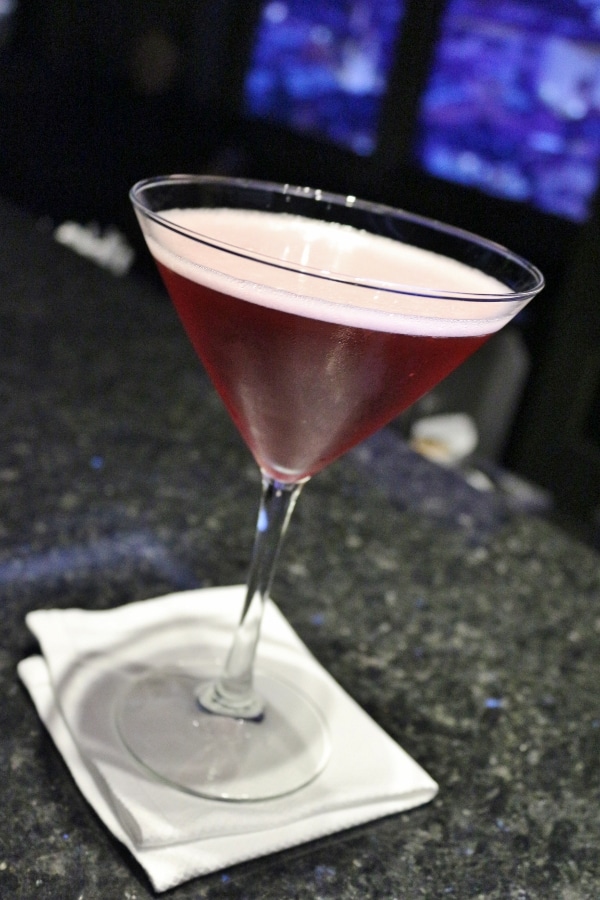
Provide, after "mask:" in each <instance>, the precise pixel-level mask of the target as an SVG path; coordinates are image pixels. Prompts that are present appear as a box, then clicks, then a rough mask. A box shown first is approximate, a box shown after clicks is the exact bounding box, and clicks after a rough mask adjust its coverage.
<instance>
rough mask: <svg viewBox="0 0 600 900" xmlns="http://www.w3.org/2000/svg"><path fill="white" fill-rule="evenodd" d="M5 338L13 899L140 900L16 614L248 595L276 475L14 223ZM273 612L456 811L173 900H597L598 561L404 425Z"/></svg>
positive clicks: (102, 290)
mask: <svg viewBox="0 0 600 900" xmlns="http://www.w3.org/2000/svg"><path fill="white" fill-rule="evenodd" d="M0 342H1V353H0V372H1V378H0V391H1V392H2V404H1V407H0V417H1V440H0V592H1V598H2V599H1V604H2V605H1V609H2V620H1V621H2V639H1V644H0V690H1V693H2V698H3V702H2V705H1V707H0V766H1V769H0V771H1V776H2V778H1V786H0V896H2V897H7V898H8V897H15V898H16V897H23V898H34V897H35V898H36V900H51V898H52V900H54V898H56V900H59V898H60V900H65V898H73V900H75V898H82V900H107V898H110V900H117V898H119V900H121V898H122V900H141V898H145V897H152V896H155V895H154V893H153V891H152V889H151V887H150V884H149V882H148V880H147V878H146V876H145V874H144V872H143V871H142V870H141V869H139V868H138V866H137V864H136V863H135V862H134V861H133V859H132V858H131V857H130V856H129V854H128V853H127V851H126V850H125V849H124V848H123V847H122V846H121V845H120V844H119V843H118V842H117V841H116V840H115V839H114V838H113V837H112V836H111V834H110V833H109V832H108V831H107V830H106V829H105V828H104V826H103V825H102V824H101V822H100V821H99V819H98V818H97V817H96V815H95V814H94V812H93V811H92V809H91V808H90V807H89V806H88V805H87V803H86V802H85V800H84V799H83V797H82V796H81V795H80V793H79V792H78V790H77V788H76V786H75V784H74V782H73V780H72V778H71V776H70V774H69V772H68V770H67V768H66V766H65V764H64V763H63V761H62V758H61V756H60V755H59V753H58V752H57V751H56V749H55V747H54V745H53V743H52V740H51V738H50V737H49V735H48V734H47V732H46V731H45V728H44V727H43V725H42V724H41V723H40V721H39V719H38V717H37V715H36V713H35V710H34V707H33V704H32V702H31V700H30V698H29V696H28V694H27V692H26V691H25V690H24V688H23V687H22V685H21V684H20V682H19V680H18V677H17V674H16V665H17V663H18V661H19V660H20V659H23V658H24V657H25V656H27V655H29V654H30V653H32V652H35V651H36V645H35V641H34V639H33V638H32V636H31V635H30V633H29V631H28V630H27V628H26V626H25V621H24V618H25V615H26V613H27V612H28V611H30V610H33V609H39V608H52V607H56V608H68V607H83V608H87V609H107V608H110V607H114V606H118V605H120V604H124V603H128V602H130V601H133V600H141V599H145V598H150V597H154V596H159V595H161V594H165V593H168V592H171V591H174V590H183V589H187V588H190V587H194V586H209V585H224V584H236V583H240V582H242V581H243V580H244V577H245V572H246V567H247V561H248V556H249V552H250V546H251V542H252V535H253V530H254V517H255V513H256V509H257V504H258V496H259V477H258V473H257V471H256V467H255V464H254V463H253V461H252V460H251V458H250V456H249V454H248V451H247V450H246V449H245V447H244V446H243V444H242V442H241V439H240V438H239V437H238V436H237V433H236V432H235V430H234V427H233V425H232V424H231V423H230V421H229V419H228V417H227V415H226V413H225V412H224V411H223V409H222V407H221V405H220V402H219V400H218V399H217V398H216V396H215V394H214V392H213V390H212V389H211V387H210V385H209V384H208V382H207V379H206V377H205V375H204V374H203V372H202V369H201V367H200V365H199V364H198V362H197V360H196V358H195V356H194V354H193V352H192V350H191V349H190V347H189V346H188V344H187V340H186V338H185V336H184V334H183V332H182V330H181V327H180V325H179V323H178V321H177V320H176V316H175V314H174V312H173V311H172V309H171V307H170V305H169V303H168V302H167V301H166V300H165V297H164V295H163V293H162V291H161V290H160V289H159V287H158V286H156V287H155V286H153V285H152V284H151V283H150V282H146V281H144V280H141V279H140V280H138V279H136V278H133V277H128V278H116V277H114V276H112V275H110V274H109V273H107V272H105V271H103V270H101V269H100V268H98V267H97V266H95V265H94V264H92V263H90V262H88V261H86V260H84V259H82V258H80V257H78V256H77V255H75V254H74V253H73V252H71V251H70V250H68V249H66V248H64V247H61V246H59V245H58V244H57V243H56V242H55V241H54V240H53V239H52V236H51V233H50V231H49V229H48V226H47V225H45V224H44V223H38V222H36V221H33V220H32V219H30V218H29V217H28V216H27V215H25V214H23V213H22V212H21V211H19V210H16V209H14V208H13V207H11V206H10V205H8V204H4V203H0ZM273 597H274V599H275V601H276V602H277V603H278V605H279V606H280V608H281V610H282V611H283V612H284V614H285V615H286V616H287V618H288V620H289V621H290V622H291V624H292V625H293V626H294V628H295V629H296V631H297V632H298V633H299V635H300V637H301V638H302V639H303V640H304V642H305V643H306V644H307V645H308V647H309V648H310V650H311V651H312V652H313V653H314V654H315V656H316V657H317V658H318V660H319V661H320V662H321V663H322V664H323V665H324V666H325V667H326V668H327V669H328V670H329V671H330V672H331V674H332V675H333V676H334V677H335V678H336V679H337V681H338V682H339V683H340V684H341V685H342V686H343V687H344V688H345V690H346V691H347V692H348V693H349V694H350V695H351V696H352V697H353V698H354V699H355V700H356V701H357V702H358V703H359V704H360V705H361V706H362V707H363V708H364V709H365V710H366V711H367V712H368V713H369V714H370V715H371V716H372V717H373V719H375V721H376V722H378V723H379V724H380V725H381V726H382V727H383V728H384V729H385V730H386V731H387V732H388V733H389V734H390V735H391V736H392V737H393V738H394V739H395V740H396V741H397V742H398V743H399V744H401V746H403V747H404V749H405V750H406V751H407V752H408V753H409V754H410V755H411V756H412V757H413V758H414V759H416V760H417V762H419V763H420V764H421V765H422V766H423V767H424V768H425V769H426V770H427V771H428V772H429V773H430V774H431V775H432V777H433V778H434V779H435V780H436V781H437V782H438V783H439V785H440V791H439V794H438V796H437V798H436V799H435V800H434V801H432V802H431V803H430V804H428V805H426V806H423V807H421V808H418V809H415V810H413V811H410V812H407V813H405V814H402V815H397V816H392V817H389V818H386V819H381V820H379V821H376V822H374V823H372V824H370V825H368V826H361V827H360V828H355V829H352V830H349V831H345V832H342V833H339V834H336V835H334V836H332V837H329V838H326V839H323V840H319V841H315V842H313V843H310V844H304V845H302V846H299V847H297V848H295V849H293V850H288V851H285V852H281V853H279V854H276V855H273V856H269V857H266V858H263V859H258V860H255V861H253V862H249V863H245V864H243V865H239V866H236V867H232V868H229V869H227V870H225V871H222V872H217V873H215V874H213V875H210V876H205V877H203V878H201V879H196V880H195V881H191V882H188V883H186V884H182V885H181V886H180V887H179V888H176V889H175V890H173V891H171V892H169V893H168V894H166V895H165V896H168V897H173V898H174V900H175V898H177V900H183V898H188V900H191V898H194V900H198V898H208V897H210V898H211V900H225V898H227V900H234V898H235V900H242V898H248V900H253V898H261V900H288V898H289V900H292V898H293V900H304V898H306V900H308V898H311V900H312V898H321V900H329V898H331V900H353V898H361V900H370V898H386V900H392V898H397V900H407V898H410V900H412V898H421V897H425V898H442V897H451V898H460V900H467V898H486V900H495V898H498V900H499V898H503V900H507V898H511V900H538V898H539V900H554V898H556V900H559V898H560V900H566V898H570V900H597V898H598V897H600V852H599V847H600V557H599V556H598V554H597V553H596V552H595V551H593V550H592V549H590V548H588V547H586V546H584V545H583V544H579V543H577V542H576V541H574V540H573V539H571V538H569V537H568V536H567V535H566V534H564V533H563V532H561V531H560V530H559V529H558V528H557V527H556V526H555V525H553V524H550V523H549V522H547V521H544V520H543V519H542V518H537V517H535V516H532V515H527V514H524V513H522V512H519V511H517V510H515V509H514V507H513V506H512V505H511V504H509V503H507V502H506V501H505V500H504V499H503V498H502V497H501V496H500V495H498V494H496V493H493V492H487V493H486V492H481V491H477V490H475V489H474V488H472V487H470V486H469V485H468V484H466V483H465V481H464V480H463V479H462V478H461V477H460V476H459V475H457V474H455V473H454V472H451V471H446V470H444V469H441V468H439V467H436V466H434V465H433V464H431V463H429V462H427V461H425V460H424V459H422V458H420V457H418V456H416V455H414V454H413V453H411V452H410V451H409V450H408V449H407V448H406V447H405V446H404V445H403V444H402V442H401V441H400V440H399V438H398V437H397V434H396V433H395V432H393V431H392V430H389V429H387V430H384V431H383V432H381V433H380V434H379V435H377V436H376V437H375V438H373V439H371V440H370V441H368V442H367V443H366V444H364V445H362V446H361V447H359V448H356V450H354V451H353V452H352V453H350V454H349V455H348V456H347V457H346V458H344V459H342V460H340V461H338V462H336V463H335V464H333V465H332V466H331V467H330V468H329V469H328V470H326V471H324V472H323V473H321V474H319V475H318V476H316V477H315V478H314V479H313V481H312V482H311V483H310V484H309V485H307V487H306V488H305V489H304V493H303V495H302V497H301V499H300V502H299V504H298V508H297V510H296V513H295V518H294V520H293V522H292V525H291V527H290V531H289V534H288V537H287V540H286V544H285V547H284V551H283V554H282V559H281V563H280V567H279V571H278V575H277V578H276V581H275V586H274V589H273ZM373 764H374V765H375V766H376V765H377V761H376V760H374V761H373Z"/></svg>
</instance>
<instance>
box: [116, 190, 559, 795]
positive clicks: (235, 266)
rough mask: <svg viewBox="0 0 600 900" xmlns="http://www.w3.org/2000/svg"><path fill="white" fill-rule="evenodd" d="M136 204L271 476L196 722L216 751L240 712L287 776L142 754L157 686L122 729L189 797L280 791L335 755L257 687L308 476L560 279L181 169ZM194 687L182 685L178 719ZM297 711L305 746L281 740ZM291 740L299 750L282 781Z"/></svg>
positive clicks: (138, 195) (364, 209)
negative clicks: (200, 766)
mask: <svg viewBox="0 0 600 900" xmlns="http://www.w3.org/2000/svg"><path fill="white" fill-rule="evenodd" d="M132 200H133V203H134V207H135V209H136V212H137V214H138V218H139V221H140V224H141V227H142V229H143V231H144V235H145V237H146V241H147V243H148V247H149V249H150V251H151V252H152V254H153V256H154V258H155V260H156V262H157V265H158V267H159V270H160V272H161V275H162V277H163V280H164V282H165V284H166V286H167V289H168V291H169V294H170V295H171V298H172V300H173V303H174V305H175V307H176V308H177V311H178V313H179V315H180V317H181V320H182V322H183V325H184V327H185V329H186V331H187V334H188V336H189V338H190V340H191V342H192V344H193V346H194V347H195V349H196V351H197V353H198V355H199V357H200V358H201V360H202V362H203V363H204V366H205V367H206V369H207V371H208V373H209V375H210V377H211V379H212V381H213V383H214V385H215V387H216V389H217V390H218V392H219V394H220V396H221V397H222V399H223V401H224V403H225V405H226V407H227V409H228V410H229V412H230V414H231V416H232V418H233V420H234V422H235V423H236V425H237V427H238V428H239V430H240V432H241V434H242V436H243V437H244V439H245V441H246V443H247V444H248V446H249V448H250V450H251V451H252V453H253V455H254V457H255V459H256V461H257V463H258V465H259V467H260V469H261V471H262V474H263V497H262V501H261V510H260V514H259V521H258V527H257V537H256V542H255V548H254V554H253V560H252V565H251V570H250V575H249V580H248V592H247V597H246V603H245V606H244V610H243V612H242V617H241V622H240V625H239V627H238V630H237V632H236V635H235V637H234V641H233V645H232V648H231V651H230V653H229V657H228V660H227V663H226V665H225V670H224V673H223V675H222V676H221V678H220V679H218V680H217V681H216V682H214V681H211V682H209V683H208V684H202V685H199V686H198V685H197V684H196V681H197V679H195V678H191V677H190V678H189V685H187V687H185V690H188V689H189V693H190V694H194V693H195V695H196V697H197V701H198V708H197V711H196V713H195V714H196V716H198V715H200V716H201V717H202V716H205V717H207V719H206V721H208V720H209V719H210V727H207V731H208V732H209V733H210V735H211V737H210V739H207V744H210V743H211V742H213V743H214V741H215V740H216V739H215V722H216V723H217V728H218V722H219V720H221V721H223V720H231V718H235V719H237V720H239V721H240V723H243V724H244V725H245V726H246V727H247V729H248V734H247V736H246V737H245V738H244V741H245V745H244V748H243V749H242V752H241V754H240V757H243V756H247V755H248V754H247V752H246V751H247V748H248V746H249V744H248V741H250V742H253V741H257V742H259V744H260V747H261V752H260V753H259V754H258V756H259V757H260V766H261V767H262V768H263V769H264V768H265V767H269V766H272V767H273V778H272V780H271V781H268V782H267V783H265V780H264V779H263V780H262V782H261V784H260V787H257V789H256V791H253V789H252V780H253V773H252V772H250V773H244V771H243V770H244V765H245V762H244V760H243V759H242V758H240V759H239V760H236V762H235V765H234V767H233V768H234V769H235V771H233V772H231V771H229V772H228V773H227V774H224V775H223V777H222V778H221V775H220V774H219V775H217V776H216V775H215V771H216V769H215V766H217V763H216V761H214V762H213V764H211V766H208V768H207V770H206V771H208V770H209V769H210V773H211V774H210V777H207V776H206V772H204V771H202V772H199V773H198V774H197V776H196V775H195V774H193V773H192V774H191V775H190V773H189V772H187V773H186V776H185V780H183V779H182V778H181V774H180V772H179V771H178V772H174V771H173V770H172V769H171V768H170V765H169V757H170V756H172V755H173V752H172V747H171V749H169V740H172V739H173V735H172V734H171V735H165V739H164V747H160V748H158V749H157V751H156V753H155V754H153V756H152V759H151V760H148V759H143V757H144V753H145V750H144V751H142V750H140V749H139V746H138V743H139V742H138V739H137V732H139V729H140V728H141V727H142V726H143V721H144V718H145V717H148V716H153V717H154V716H157V715H158V716H160V715H161V713H160V711H158V712H156V711H155V710H153V709H152V708H151V706H152V703H151V698H150V697H149V692H148V690H146V689H145V688H144V686H143V685H142V686H141V688H140V690H139V691H137V692H136V690H133V691H132V692H131V695H130V696H128V698H127V700H126V702H125V704H124V705H123V706H122V710H121V715H120V724H119V727H120V731H121V734H122V735H123V737H124V740H125V742H126V743H127V744H128V746H130V748H131V749H132V751H133V752H134V753H135V755H136V756H138V758H142V759H143V761H144V762H146V764H147V765H148V766H149V767H150V768H152V769H153V770H154V771H156V772H158V774H160V775H161V777H163V778H166V779H167V780H169V781H171V782H173V783H179V784H180V785H181V786H182V787H183V789H185V790H188V791H190V790H191V791H194V792H197V793H200V794H203V795H205V796H212V797H220V796H221V797H227V798H228V799H232V798H237V799H242V798H243V799H248V798H256V799H258V798H264V797H266V796H277V795H280V794H283V793H287V792H289V791H291V790H295V789H297V788H298V787H300V786H301V785H302V784H305V783H307V782H308V781H310V780H311V779H312V778H313V777H314V776H315V774H316V773H317V772H318V771H319V770H320V768H322V766H323V765H324V764H325V761H326V757H327V740H326V738H325V737H324V736H323V732H324V729H323V723H322V721H321V717H320V714H319V711H318V710H316V709H314V708H313V706H312V703H311V700H310V698H309V697H305V696H304V695H303V694H302V693H300V692H298V691H297V690H296V689H295V688H294V687H293V686H291V685H287V686H286V685H284V686H282V684H281V683H280V684H278V685H277V687H276V689H275V690H274V694H273V697H271V696H269V695H268V694H269V689H268V688H267V697H266V700H265V699H263V697H261V696H259V695H258V694H257V692H256V691H255V690H254V688H253V683H252V674H253V659H254V653H255V649H256V643H257V641H258V636H259V627H260V619H261V614H262V608H263V605H264V601H265V599H266V597H267V596H268V593H269V588H270V584H271V581H272V577H273V571H274V566H275V562H276V558H277V553H278V548H279V545H280V541H281V538H282V536H283V534H284V532H285V528H286V526H287V522H288V520H289V516H290V514H291V511H292V509H293V506H294V503H295V501H296V499H297V497H298V494H299V491H300V489H301V486H302V484H303V483H305V482H306V481H307V479H308V478H309V477H310V476H311V475H313V474H315V473H316V472H318V471H319V470H320V469H321V468H323V467H324V466H326V465H327V464H328V463H330V462H331V461H332V460H334V459H335V458H336V457H338V456H340V455H341V454H343V453H344V452H345V451H346V450H348V449H349V448H350V447H352V446H354V445H355V444H357V443H358V442H359V441H361V440H363V439H364V438H365V437H367V436H368V435H370V434H372V433H373V432H374V431H375V430H376V429H378V428H380V427H381V426H382V425H384V424H386V423H387V422H389V421H390V420H391V419H392V418H394V417H395V416H396V415H398V414H399V413H400V412H402V411H403V410H404V409H406V407H407V406H409V405H410V404H411V403H413V402H414V401H415V400H416V399H418V398H419V397H420V396H421V395H422V394H423V393H425V392H426V391H427V390H429V389H430V388H431V387H433V386H434V385H435V384H437V383H438V382H439V381H440V379H442V378H443V377H445V376H446V375H447V374H448V373H449V372H450V371H451V370H452V369H454V368H455V367H456V366H457V365H458V364H460V363H461V362H462V361H463V360H464V359H465V358H466V357H467V356H468V355H470V354H471V353H472V352H473V351H474V350H476V349H477V348H478V347H479V346H480V345H481V344H482V343H483V342H484V341H485V340H486V339H487V338H488V337H489V335H490V334H492V333H493V332H495V331H496V330H498V329H499V328H500V327H502V326H503V325H504V324H506V323H507V322H508V321H510V319H511V318H512V317H513V316H514V315H515V314H516V313H517V312H518V311H519V310H520V309H521V308H522V307H523V306H524V305H525V304H526V303H527V302H528V301H529V300H530V299H531V298H532V297H533V296H534V295H535V294H536V293H537V292H538V291H539V290H540V289H541V287H542V285H543V280H542V277H541V275H540V273H539V272H538V271H537V270H536V269H535V268H534V267H533V266H531V265H529V264H528V263H527V262H525V261H524V260H522V259H520V258H518V257H516V256H515V255H514V254H512V253H510V252H509V251H507V250H505V249H504V248H501V247H498V246H496V245H494V244H492V243H490V242H487V241H485V240H483V239H481V238H477V237H475V236H473V235H470V234H467V233H465V232H461V231H458V230H457V229H453V228H450V227H447V226H444V225H441V224H439V223H436V222H431V221H428V220H425V219H422V218H419V217H416V216H411V215H408V214H406V213H403V212H400V211H397V210H393V209H390V208H388V207H382V206H376V205H373V204H369V203H363V202H361V201H358V200H356V198H354V197H338V196H334V195H325V194H323V193H322V192H319V191H310V190H308V189H304V188H292V187H289V186H279V185H271V184H263V183H260V182H248V181H241V180H235V179H227V178H211V177H193V176H172V177H167V178H157V179H150V180H148V181H145V182H140V183H139V184H138V185H136V186H135V187H134V189H133V190H132ZM167 677H168V676H167V675H165V678H167ZM178 679H179V681H178V684H179V685H181V677H180V676H178ZM178 690H179V688H177V690H175V688H174V689H173V692H171V693H169V692H167V694H166V696H168V697H169V698H170V699H169V701H168V702H169V704H170V707H171V708H170V710H169V713H171V712H172V706H173V703H175V702H178V701H176V700H174V698H175V696H176V694H177V691H178ZM282 692H283V693H282ZM142 698H143V699H142ZM186 703H187V700H186V701H185V702H184V701H183V700H182V701H181V707H182V726H181V735H180V736H177V735H176V736H175V737H176V739H177V740H181V741H184V740H185V739H186V738H185V736H184V734H185V722H184V718H183V717H184V716H185V715H186V714H187V713H186V712H185V709H184V707H185V706H186ZM272 704H275V706H273V705H272ZM277 704H279V706H278V707H277ZM276 707H277V708H276ZM288 713H291V714H292V715H293V721H292V723H291V725H292V730H293V731H294V733H295V734H296V735H297V734H302V736H303V737H302V740H301V742H300V744H301V746H299V745H298V742H297V741H295V742H294V741H292V743H290V741H289V740H288V739H287V738H285V737H282V738H281V739H280V737H279V733H278V732H279V730H281V729H283V730H285V727H286V721H285V720H286V719H287V717H288ZM200 724H201V726H202V722H201V723H200ZM173 730H174V729H170V731H171V732H172V731H173ZM175 730H177V729H175ZM201 730H202V727H201V728H200V731H201ZM193 738H194V741H195V743H196V744H197V741H198V734H197V733H196V734H194V736H193ZM217 743H218V739H217ZM142 744H143V742H142ZM292 745H293V746H294V747H295V750H294V753H295V754H297V759H295V760H294V764H293V765H292V766H291V767H290V766H288V767H287V768H286V771H285V774H282V773H283V769H282V765H281V761H282V760H284V759H285V754H286V753H287V754H289V752H290V749H289V748H290V746H292ZM263 747H264V750H265V754H266V755H263V752H262V750H263ZM213 751H214V747H213ZM206 752H207V754H208V753H209V752H210V751H209V747H208V746H207V750H206ZM194 753H196V754H197V747H196V748H195V750H194ZM207 765H208V764H207ZM228 766H230V767H231V759H230V758H229V761H228ZM217 768H218V766H217ZM276 772H278V773H279V774H275V773H276ZM238 776H239V781H240V784H243V788H240V789H239V790H238V789H237V780H238ZM256 777H257V783H258V781H259V780H260V779H259V778H258V773H256ZM249 785H250V787H249Z"/></svg>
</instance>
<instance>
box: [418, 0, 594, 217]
mask: <svg viewBox="0 0 600 900" xmlns="http://www.w3.org/2000/svg"><path fill="white" fill-rule="evenodd" d="M415 156H416V160H417V162H418V163H419V165H420V166H421V167H422V168H423V169H424V170H425V171H426V172H428V173H429V174H431V175H434V176H437V177H439V178H442V179H446V180H449V181H452V182H457V183H459V184H464V185H468V186H470V187H474V188H478V189H480V190H482V191H483V192H484V193H487V194H489V195H494V196H498V197H502V198H505V199H509V200H516V201H521V202H525V203H528V204H531V205H532V206H534V207H536V208H537V209H539V210H541V211H542V212H546V213H550V214H552V215H555V216H559V217H562V218H564V219H569V220H572V221H574V222H582V221H584V220H585V219H586V218H587V215H588V211H589V206H590V202H591V199H592V197H593V195H594V193H595V190H596V186H597V183H598V169H599V162H600V0H496V2H494V3H489V2H487V0H450V2H449V3H448V5H447V7H446V10H445V13H444V15H443V17H442V21H441V33H440V38H439V41H438V43H437V46H436V49H435V53H434V58H433V65H432V68H431V71H430V76H429V79H428V83H427V85H426V89H425V91H424V94H423V97H422V102H421V106H420V113H419V116H418V123H417V137H416V144H415Z"/></svg>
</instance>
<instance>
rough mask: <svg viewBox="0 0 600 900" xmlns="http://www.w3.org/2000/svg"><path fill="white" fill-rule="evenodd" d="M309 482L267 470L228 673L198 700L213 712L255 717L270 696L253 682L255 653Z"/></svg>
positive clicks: (238, 716) (232, 715) (247, 717)
mask: <svg viewBox="0 0 600 900" xmlns="http://www.w3.org/2000/svg"><path fill="white" fill-rule="evenodd" d="M304 484H306V480H304V481H301V482H296V483H294V484H286V483H284V482H281V481H276V480H275V479H273V478H270V477H269V476H267V475H264V474H263V481H262V496H261V501H260V509H259V513H258V521H257V525H256V535H255V538H254V549H253V551H252V559H251V563H250V571H249V573H248V581H247V588H246V599H245V601H244V608H243V610H242V615H241V618H240V622H239V624H238V627H237V629H236V632H235V635H234V638H233V643H232V645H231V648H230V650H229V655H228V657H227V661H226V663H225V668H224V671H223V674H222V675H221V677H220V679H219V680H218V681H217V682H215V683H214V684H211V685H209V686H208V687H204V688H202V689H201V690H200V691H199V693H198V702H199V703H200V705H201V706H202V707H203V708H204V709H205V710H207V711H208V712H212V713H216V714H218V715H221V716H231V717H235V718H241V719H254V720H259V719H261V718H262V716H263V712H264V701H263V700H262V698H261V697H260V696H259V695H258V694H257V693H256V692H255V691H254V688H253V684H252V676H253V669H254V658H255V655H256V647H257V644H258V639H259V636H260V626H261V622H262V617H263V612H264V607H265V601H266V600H267V598H268V596H269V592H270V590H271V584H272V582H273V575H274V574H275V567H276V565H277V558H278V556H279V550H280V548H281V543H282V540H283V537H284V535H285V532H286V530H287V527H288V523H289V521H290V517H291V515H292V512H293V509H294V506H295V505H296V501H297V499H298V497H299V495H300V491H301V490H302V487H303V486H304Z"/></svg>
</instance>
